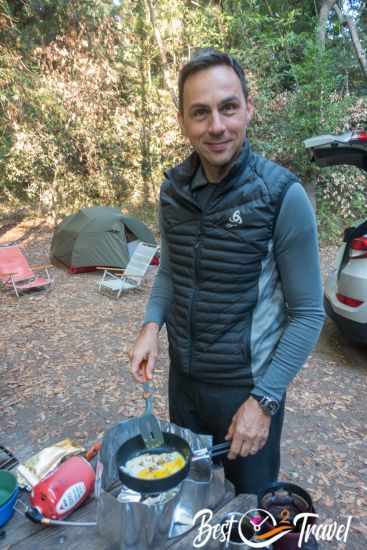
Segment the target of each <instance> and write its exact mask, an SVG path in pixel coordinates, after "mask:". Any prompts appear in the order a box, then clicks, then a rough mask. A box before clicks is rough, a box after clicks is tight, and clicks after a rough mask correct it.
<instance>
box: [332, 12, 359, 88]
mask: <svg viewBox="0 0 367 550" xmlns="http://www.w3.org/2000/svg"><path fill="white" fill-rule="evenodd" d="M334 9H335V11H336V14H337V16H338V18H339V21H340V22H341V24H342V25H346V26H347V27H348V29H349V32H350V36H351V39H352V44H353V48H354V51H355V52H356V56H357V59H358V61H359V64H360V66H361V69H362V72H363V74H364V76H365V77H366V78H367V56H366V53H365V52H364V50H363V48H362V44H361V41H360V40H359V35H358V30H357V27H356V25H355V23H354V21H353V19H352V18H351V17H349V16H344V15H343V13H342V11H341V9H340V8H339V6H337V5H336V6H334Z"/></svg>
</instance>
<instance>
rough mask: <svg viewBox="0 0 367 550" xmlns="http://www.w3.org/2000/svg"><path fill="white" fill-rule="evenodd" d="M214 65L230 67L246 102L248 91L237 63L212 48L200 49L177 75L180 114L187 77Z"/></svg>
mask: <svg viewBox="0 0 367 550" xmlns="http://www.w3.org/2000/svg"><path fill="white" fill-rule="evenodd" d="M216 65H227V66H228V67H232V69H233V70H234V72H235V73H236V75H237V76H238V78H239V79H240V82H241V88H242V91H243V95H244V96H245V99H246V101H247V98H248V95H249V90H248V86H247V81H246V76H245V73H244V70H243V69H242V67H241V65H240V63H239V61H237V59H235V58H234V57H232V56H231V55H229V54H228V53H224V52H220V51H218V50H215V49H214V48H201V49H199V50H196V51H195V52H194V54H193V55H192V56H191V59H190V61H188V62H187V63H186V65H184V66H183V67H182V69H181V70H180V74H179V75H178V108H179V111H180V113H182V112H183V95H184V85H185V82H186V80H187V79H188V77H189V76H190V75H192V74H194V73H197V72H199V71H204V70H205V69H209V68H210V67H215V66H216Z"/></svg>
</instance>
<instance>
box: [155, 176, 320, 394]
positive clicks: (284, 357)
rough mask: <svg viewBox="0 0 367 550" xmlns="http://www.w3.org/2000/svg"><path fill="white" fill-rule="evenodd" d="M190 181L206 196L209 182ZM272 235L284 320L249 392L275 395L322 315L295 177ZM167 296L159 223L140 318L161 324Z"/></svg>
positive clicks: (310, 218) (314, 242)
mask: <svg viewBox="0 0 367 550" xmlns="http://www.w3.org/2000/svg"><path fill="white" fill-rule="evenodd" d="M196 183H197V185H196V187H197V188H200V187H202V189H203V194H202V195H201V199H200V200H204V201H206V200H207V198H208V194H210V192H211V184H208V185H206V186H205V187H204V186H203V181H202V178H201V177H200V178H199V180H197V182H196ZM212 185H213V186H214V185H215V184H212ZM273 241H274V256H275V260H276V264H277V267H278V270H279V274H280V279H281V283H282V289H283V294H284V299H285V302H286V305H287V312H288V323H287V325H286V327H285V329H284V331H283V334H282V336H281V338H280V340H279V344H278V346H277V348H276V351H275V353H274V355H273V358H272V362H271V364H270V366H269V368H268V369H267V370H266V372H265V374H264V375H263V377H262V378H261V380H260V381H258V382H257V384H256V386H255V388H254V390H253V392H252V393H255V394H258V395H260V396H261V395H268V396H271V397H274V398H276V399H281V397H282V396H283V394H284V392H285V391H286V389H287V386H288V384H289V383H290V382H291V380H292V379H293V378H294V377H295V375H296V374H297V372H298V371H299V370H300V368H301V367H302V366H303V364H304V363H305V361H306V359H307V357H308V355H309V354H310V353H311V351H312V350H313V348H314V346H315V344H316V342H317V340H318V337H319V334H320V330H321V327H322V324H323V321H324V309H323V304H322V284H321V275H320V261H319V251H318V239H317V229H316V221H315V216H314V212H313V209H312V206H311V204H310V202H309V200H308V197H307V195H306V193H305V191H304V189H303V187H302V185H301V184H299V183H295V184H293V185H292V186H291V187H290V188H289V190H288V191H287V193H286V195H285V197H284V199H283V202H282V206H281V208H280V211H279V214H278V219H277V221H276V225H275V229H274V234H273ZM172 296H173V287H172V281H171V271H170V265H169V258H168V249H167V242H166V238H165V234H164V230H163V227H162V224H161V263H160V267H159V270H158V273H157V276H156V279H155V282H154V285H153V288H152V292H151V295H150V299H149V302H148V305H147V308H146V313H145V319H144V323H148V322H155V323H158V324H159V325H160V326H162V325H163V324H164V322H165V319H166V315H167V312H168V310H169V307H170V304H171V300H172Z"/></svg>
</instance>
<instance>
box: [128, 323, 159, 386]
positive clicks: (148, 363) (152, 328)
mask: <svg viewBox="0 0 367 550" xmlns="http://www.w3.org/2000/svg"><path fill="white" fill-rule="evenodd" d="M158 354H159V325H158V324H157V323H147V324H146V325H144V326H143V328H142V329H141V331H140V333H139V336H138V337H137V339H136V342H135V344H134V347H133V348H132V349H131V350H130V351H129V359H130V362H131V370H132V374H133V377H134V378H135V380H136V381H137V382H140V383H141V384H143V383H144V382H146V381H147V380H152V377H153V369H154V367H155V364H156V361H157V358H158Z"/></svg>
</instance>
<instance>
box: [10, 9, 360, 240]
mask: <svg viewBox="0 0 367 550" xmlns="http://www.w3.org/2000/svg"><path fill="white" fill-rule="evenodd" d="M152 5H153V9H154V13H155V28H154V26H153V24H152V20H151V14H150V11H149V5H148V2H147V0H123V1H122V2H120V3H118V2H112V1H111V0H93V1H92V0H75V1H73V2H69V1H67V0H28V1H27V2H24V1H23V0H13V1H12V2H10V1H5V0H0V115H1V127H0V132H1V134H0V136H1V137H0V196H1V197H2V198H3V199H5V200H7V201H19V200H21V201H23V202H24V201H28V202H30V203H31V204H34V205H36V206H38V207H39V208H40V209H41V210H43V211H45V212H49V213H50V214H51V215H52V216H53V218H54V219H55V220H56V219H57V218H58V216H59V215H61V214H63V213H64V212H66V211H71V210H75V209H76V208H78V207H79V206H81V205H91V204H96V203H98V204H115V205H117V204H120V205H122V206H127V205H129V207H133V208H138V209H139V208H142V207H144V206H146V205H148V204H152V205H154V204H155V202H156V199H157V196H158V192H159V185H160V182H161V179H162V175H163V171H164V170H165V169H167V168H168V167H169V166H171V165H172V164H174V163H177V162H178V161H179V160H180V159H182V158H183V157H184V156H185V155H186V154H187V152H188V147H187V144H185V143H184V141H183V139H182V137H181V135H180V132H179V129H178V126H177V121H176V110H175V107H174V105H173V102H172V97H171V94H170V91H169V90H168V89H167V85H166V83H167V78H168V79H169V80H170V81H171V82H172V83H175V82H176V78H177V73H178V71H179V68H180V66H181V65H182V63H184V62H185V60H187V58H188V57H189V56H190V53H191V52H192V51H193V49H195V48H197V47H203V46H213V47H216V48H219V49H224V50H228V51H230V52H231V53H232V54H234V55H236V56H237V57H238V58H239V59H240V61H241V62H242V63H243V65H244V67H245V68H246V73H247V76H248V79H249V82H250V88H251V90H252V94H253V96H254V98H255V105H256V115H255V119H254V121H253V125H252V128H251V130H250V137H251V141H252V142H253V144H254V147H255V148H256V149H257V150H259V151H261V152H263V153H264V154H266V156H268V157H269V158H272V159H275V160H278V161H279V162H281V163H283V164H285V165H286V166H288V167H289V168H290V169H292V170H293V171H295V173H296V174H298V175H299V176H300V177H301V178H302V179H303V180H304V181H306V182H308V183H309V182H315V184H316V186H317V192H318V195H317V196H318V204H319V218H320V224H321V225H320V227H321V228H322V231H324V229H325V230H327V231H329V232H330V231H336V230H337V227H338V224H339V223H345V220H350V219H352V218H353V217H355V216H357V215H362V216H363V215H364V214H363V205H364V204H365V198H366V183H365V182H364V181H363V179H362V177H361V175H360V174H359V176H357V175H355V174H353V175H352V172H351V171H350V169H346V170H345V171H340V170H339V169H338V170H335V169H334V170H329V171H317V170H315V169H314V168H313V167H312V166H311V164H310V162H309V159H308V157H307V155H306V152H305V150H304V147H303V140H304V139H306V138H307V137H310V136H311V135H315V134H321V133H332V132H337V131H342V130H344V129H346V128H349V127H351V126H352V125H357V126H361V125H362V126H363V125H366V123H367V108H366V105H365V102H364V100H363V95H365V86H366V83H365V82H364V81H363V78H362V77H361V71H360V70H359V66H358V63H357V62H356V60H355V58H354V56H353V53H352V49H351V44H350V40H349V39H348V35H347V33H346V32H345V31H344V29H342V28H341V27H340V25H339V23H338V22H334V20H332V21H331V22H330V25H329V29H328V37H327V38H328V41H327V48H326V50H325V51H324V52H323V53H321V51H320V48H319V45H318V42H317V32H316V31H317V24H318V14H317V13H316V12H315V9H316V8H317V9H319V7H320V2H314V0H307V1H304V2H302V3H300V2H299V1H297V0H287V2H282V1H280V0H267V1H264V2H259V1H257V0H236V1H233V0H232V1H229V0H227V1H226V0H224V1H222V2H207V1H204V0H200V1H199V0H198V1H196V2H186V1H184V0H170V1H168V0H162V1H161V2H152ZM354 9H355V11H354V12H353V13H355V17H357V18H358V24H359V28H360V29H363V28H364V27H365V25H366V11H365V8H364V7H363V6H362V3H360V2H358V1H357V0H356V1H355V2H354ZM157 31H158V32H159V35H160V37H161V39H162V42H163V46H164V48H165V53H166V57H167V59H166V61H164V59H163V58H162V50H161V48H160V47H159V45H158V42H157ZM163 68H164V69H165V71H166V72H165V74H164V72H163ZM356 182H358V184H357V183H356ZM341 196H343V197H344V199H343V200H341ZM335 212H337V213H338V214H337V216H336V215H335ZM338 220H339V221H338Z"/></svg>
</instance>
